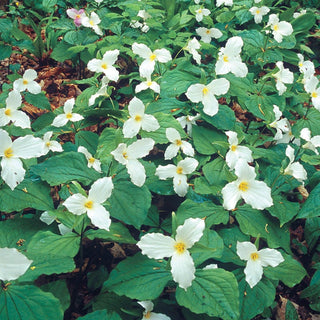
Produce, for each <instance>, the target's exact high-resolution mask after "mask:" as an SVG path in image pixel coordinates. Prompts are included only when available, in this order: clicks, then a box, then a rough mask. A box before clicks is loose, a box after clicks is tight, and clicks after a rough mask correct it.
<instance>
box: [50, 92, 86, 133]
mask: <svg viewBox="0 0 320 320" xmlns="http://www.w3.org/2000/svg"><path fill="white" fill-rule="evenodd" d="M74 103H75V100H74V98H71V99H69V100H67V101H66V102H65V103H64V106H63V111H64V113H62V114H59V115H57V116H56V117H55V118H54V120H53V122H52V125H53V126H54V127H62V126H64V125H66V124H67V122H68V121H72V122H77V121H80V120H82V119H84V118H83V116H82V115H80V114H78V113H72V109H73V106H74Z"/></svg>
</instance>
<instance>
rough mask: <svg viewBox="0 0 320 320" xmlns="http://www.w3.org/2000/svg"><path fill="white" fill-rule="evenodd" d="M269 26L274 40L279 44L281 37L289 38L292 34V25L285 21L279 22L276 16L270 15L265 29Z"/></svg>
mask: <svg viewBox="0 0 320 320" xmlns="http://www.w3.org/2000/svg"><path fill="white" fill-rule="evenodd" d="M268 26H270V27H271V30H272V34H273V36H274V39H275V40H276V41H277V42H278V43H280V42H282V39H283V36H290V35H291V34H292V32H293V28H292V25H291V24H290V23H289V22H286V21H280V20H279V18H278V16H277V15H276V14H270V16H269V21H268V24H267V27H268Z"/></svg>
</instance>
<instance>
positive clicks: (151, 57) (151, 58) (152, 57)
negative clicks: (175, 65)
mask: <svg viewBox="0 0 320 320" xmlns="http://www.w3.org/2000/svg"><path fill="white" fill-rule="evenodd" d="M156 57H157V56H156V55H155V54H154V53H153V54H152V55H151V56H150V60H151V61H153V60H154V59H155V58H156Z"/></svg>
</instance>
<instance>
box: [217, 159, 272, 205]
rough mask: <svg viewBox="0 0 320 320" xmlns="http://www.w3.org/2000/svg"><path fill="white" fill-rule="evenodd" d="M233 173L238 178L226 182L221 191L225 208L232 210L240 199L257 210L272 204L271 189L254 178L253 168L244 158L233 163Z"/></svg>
mask: <svg viewBox="0 0 320 320" xmlns="http://www.w3.org/2000/svg"><path fill="white" fill-rule="evenodd" d="M235 174H236V175H237V177H238V179H237V180H236V181H233V182H230V183H228V184H227V185H226V186H224V188H223V189H222V191H221V193H222V196H223V207H224V208H225V209H226V210H233V209H234V208H235V207H236V204H237V202H238V201H239V200H240V199H243V200H244V201H245V202H246V203H247V204H249V205H250V206H251V207H252V208H254V209H259V210H263V209H265V208H268V207H271V206H272V205H273V200H272V198H271V189H270V188H269V187H268V186H267V184H266V183H265V182H263V181H257V180H255V177H256V173H255V171H254V168H253V167H250V166H249V165H248V163H247V162H246V161H245V160H243V159H239V160H238V162H237V163H236V165H235Z"/></svg>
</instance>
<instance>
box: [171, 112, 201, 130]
mask: <svg viewBox="0 0 320 320" xmlns="http://www.w3.org/2000/svg"><path fill="white" fill-rule="evenodd" d="M200 117H201V116H200V113H197V114H196V115H195V116H190V115H187V116H181V117H178V118H177V120H178V121H179V123H180V124H181V127H182V128H185V127H187V133H188V135H189V136H191V134H192V125H195V126H196V125H197V123H196V121H197V120H198V119H200Z"/></svg>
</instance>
